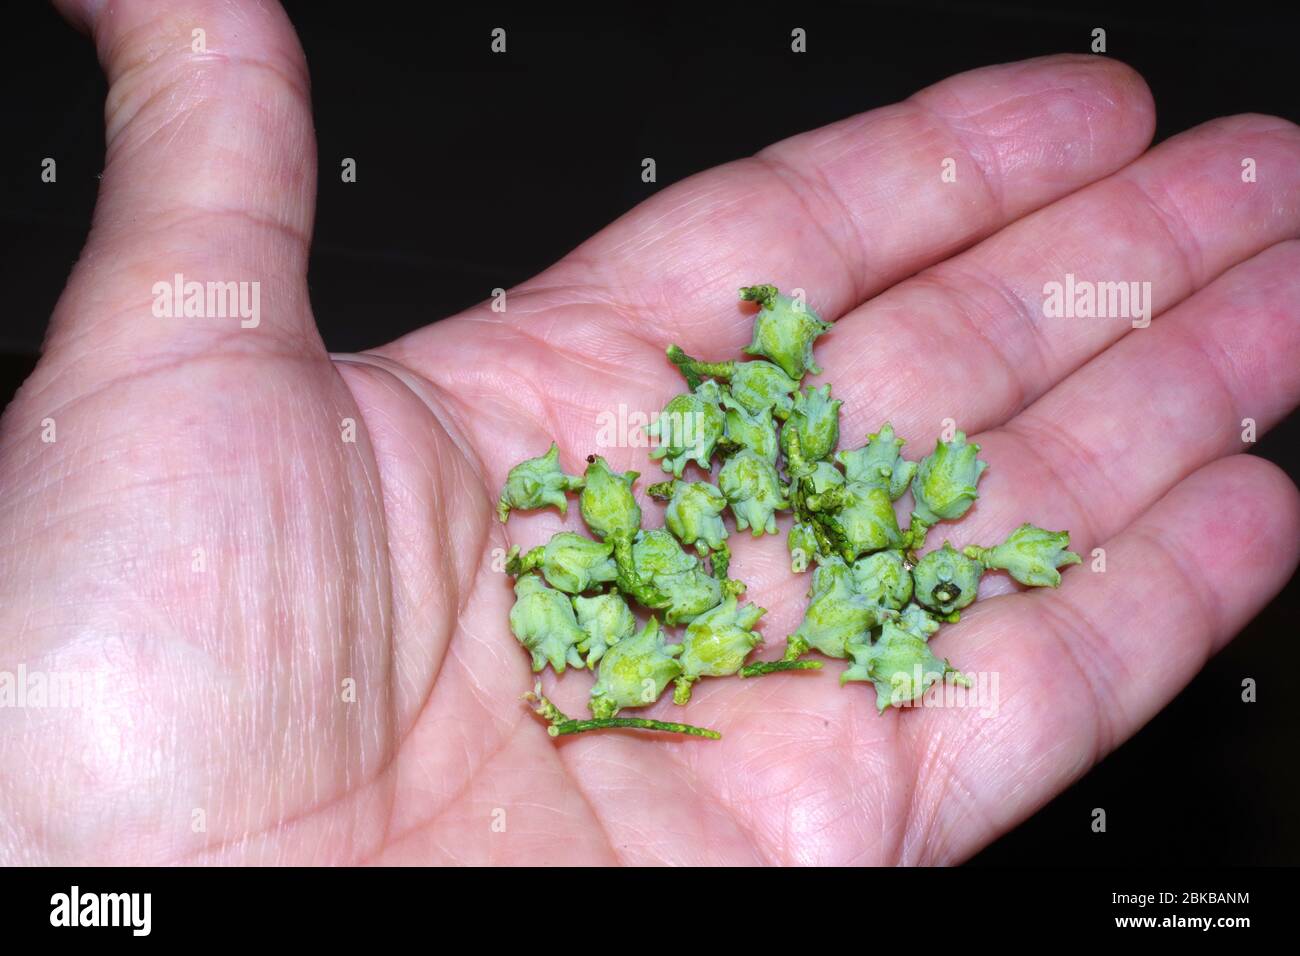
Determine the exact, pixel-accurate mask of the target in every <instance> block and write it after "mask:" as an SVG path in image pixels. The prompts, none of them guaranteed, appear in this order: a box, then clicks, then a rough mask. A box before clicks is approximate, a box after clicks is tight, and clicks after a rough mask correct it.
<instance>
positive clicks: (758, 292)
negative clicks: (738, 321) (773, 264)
mask: <svg viewBox="0 0 1300 956" xmlns="http://www.w3.org/2000/svg"><path fill="white" fill-rule="evenodd" d="M776 297H777V289H776V286H774V285H747V286H744V287H743V288H742V289H741V290H740V298H741V301H743V302H757V303H759V304H760V305H762V306H763V308H765V309H770V308H772V302H773V301H774V300H775V299H776Z"/></svg>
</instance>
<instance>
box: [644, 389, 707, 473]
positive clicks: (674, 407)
mask: <svg viewBox="0 0 1300 956" xmlns="http://www.w3.org/2000/svg"><path fill="white" fill-rule="evenodd" d="M721 399H722V392H721V390H720V389H719V388H718V383H717V382H713V381H709V382H704V383H703V384H702V385H700V387H699V388H697V389H696V390H695V391H693V392H686V393H685V394H683V395H678V396H677V397H676V398H674V399H673V400H672V401H670V402H669V403H668V405H667V406H666V407H665V408H664V410H663V412H662V413H661V414H660V416H659V417H658V418H657V419H655V421H654V422H653V423H652V424H651V425H650V427H649V428H647V429H646V434H648V435H650V436H651V437H652V438H657V439H658V444H657V445H656V446H655V447H654V448H652V449H651V450H650V457H651V459H653V460H656V461H658V460H659V459H660V458H662V459H663V461H662V462H660V467H661V468H663V470H664V471H671V472H672V473H673V475H674V476H676V477H678V478H680V477H681V476H682V469H684V468H685V467H686V463H687V462H688V461H694V462H695V463H696V464H697V465H699V466H700V467H701V468H703V469H705V470H708V469H709V468H711V467H712V465H711V462H710V458H712V456H713V449H714V446H715V445H717V443H718V439H719V438H721V437H722V433H723V429H724V427H725V424H726V422H725V419H724V417H723V413H722V406H721V404H720V402H721Z"/></svg>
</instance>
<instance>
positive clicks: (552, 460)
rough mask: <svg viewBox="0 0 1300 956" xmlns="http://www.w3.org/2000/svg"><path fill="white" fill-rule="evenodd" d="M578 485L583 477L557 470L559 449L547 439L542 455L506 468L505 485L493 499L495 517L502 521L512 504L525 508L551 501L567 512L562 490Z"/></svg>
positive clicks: (507, 516)
mask: <svg viewBox="0 0 1300 956" xmlns="http://www.w3.org/2000/svg"><path fill="white" fill-rule="evenodd" d="M582 485H583V479H581V478H579V477H578V476H577V475H566V474H565V473H564V472H563V471H561V470H560V449H559V446H558V445H556V444H555V442H551V447H550V450H549V451H547V452H546V454H545V455H542V456H540V457H538V458H529V459H528V460H527V461H521V462H520V463H519V464H517V465H515V466H514V467H513V468H511V469H510V474H509V475H507V476H506V484H505V487H504V488H502V489H501V499H500V500H499V501H498V502H497V517H498V518H500V519H501V520H502V521H505V520H506V519H507V518H509V517H510V510H511V509H512V508H518V509H519V510H520V511H527V510H530V509H532V508H545V507H546V506H547V505H554V506H555V507H556V508H559V509H560V514H562V515H567V514H568V513H569V499H568V498H567V497H566V496H565V494H564V493H565V492H566V491H575V490H577V489H578V488H581V487H582Z"/></svg>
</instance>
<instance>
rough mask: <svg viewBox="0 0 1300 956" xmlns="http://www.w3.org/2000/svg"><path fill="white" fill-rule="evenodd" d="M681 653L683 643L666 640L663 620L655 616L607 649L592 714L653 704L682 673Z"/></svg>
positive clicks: (594, 688)
mask: <svg viewBox="0 0 1300 956" xmlns="http://www.w3.org/2000/svg"><path fill="white" fill-rule="evenodd" d="M681 652H682V646H681V645H680V644H665V643H664V635H663V631H661V630H660V629H659V621H658V620H657V619H655V618H653V617H651V618H650V620H649V621H648V622H646V626H645V627H644V628H642V629H641V630H640V631H639V632H638V633H637V634H635V635H634V636H632V637H625V638H623V639H622V640H621V641H619V642H618V643H617V644H615V645H614V646H613V647H611V648H610V649H609V650H607V651H606V652H605V656H604V657H603V658H602V659H601V662H600V664H599V666H598V668H597V671H596V683H595V684H594V685H593V686H592V688H591V704H590V706H591V713H592V716H594V717H597V718H605V717H613V716H614V715H615V714H617V713H618V712H619V711H620V710H622V709H623V708H624V707H645V706H647V705H649V704H653V703H654V702H655V701H656V700H658V699H659V695H660V694H662V693H663V692H664V688H665V687H667V686H668V683H669V682H670V681H672V680H675V679H676V678H677V677H678V676H679V675H680V674H681V672H682V665H681V664H679V663H678V662H677V659H676V658H677V655H678V654H680V653H681Z"/></svg>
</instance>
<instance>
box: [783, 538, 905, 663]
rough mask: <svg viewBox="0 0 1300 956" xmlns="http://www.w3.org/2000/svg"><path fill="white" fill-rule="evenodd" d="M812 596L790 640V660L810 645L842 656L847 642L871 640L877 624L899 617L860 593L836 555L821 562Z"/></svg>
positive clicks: (787, 654)
mask: <svg viewBox="0 0 1300 956" xmlns="http://www.w3.org/2000/svg"><path fill="white" fill-rule="evenodd" d="M810 597H811V600H810V601H809V602H808V609H807V610H806V611H805V612H804V617H803V622H802V623H800V625H799V628H798V630H796V631H795V632H794V633H793V634H792V635H790V638H789V639H788V641H787V648H786V659H793V658H795V657H798V656H799V655H801V654H803V653H804V651H806V650H807V649H808V648H812V649H813V650H817V651H820V652H821V653H823V654H825V655H826V656H827V657H839V658H842V657H844V655H845V654H846V653H847V652H846V651H845V646H846V645H847V644H849V643H853V642H861V641H866V640H868V639H869V634H870V631H871V629H872V628H873V627H879V626H880V624H881V622H882V621H884V620H886V619H888V618H890V617H893V616H895V615H894V612H891V611H889V610H887V609H885V608H882V607H880V605H878V604H875V603H873V602H871V601H868V600H867V599H866V598H864V597H863V596H862V595H860V594H858V592H857V591H856V590H855V588H854V586H853V572H852V571H851V570H850V569H849V566H848V565H847V564H845V563H844V562H843V561H842V560H840V559H839V558H835V557H831V558H827V559H825V560H824V561H822V562H821V563H820V564H818V565H817V570H816V571H814V572H813V583H812V589H811V591H810Z"/></svg>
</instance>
